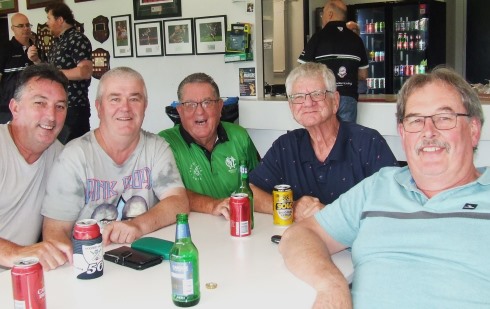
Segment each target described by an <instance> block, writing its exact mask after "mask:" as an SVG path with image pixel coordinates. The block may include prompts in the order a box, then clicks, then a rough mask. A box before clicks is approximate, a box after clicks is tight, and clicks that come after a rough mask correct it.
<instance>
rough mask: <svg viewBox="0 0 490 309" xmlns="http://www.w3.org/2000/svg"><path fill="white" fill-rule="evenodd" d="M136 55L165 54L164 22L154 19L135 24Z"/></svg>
mask: <svg viewBox="0 0 490 309" xmlns="http://www.w3.org/2000/svg"><path fill="white" fill-rule="evenodd" d="M134 33H135V37H136V57H152V56H162V55H163V44H162V22H161V21H153V22H147V23H138V24H134Z"/></svg>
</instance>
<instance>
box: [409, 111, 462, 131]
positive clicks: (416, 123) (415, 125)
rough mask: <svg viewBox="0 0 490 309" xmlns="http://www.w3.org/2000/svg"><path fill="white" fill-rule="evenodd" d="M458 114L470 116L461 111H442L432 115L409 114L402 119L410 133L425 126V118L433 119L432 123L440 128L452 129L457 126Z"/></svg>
mask: <svg viewBox="0 0 490 309" xmlns="http://www.w3.org/2000/svg"><path fill="white" fill-rule="evenodd" d="M458 116H462V117H469V116H470V115H468V114H461V113H440V114H434V115H431V116H407V117H404V118H403V119H402V124H403V129H404V130H405V131H407V132H409V133H417V132H420V131H422V129H423V128H424V127H425V120H426V119H427V118H430V119H432V123H433V124H434V126H435V127H436V129H438V130H451V129H454V128H455V127H456V124H457V122H458Z"/></svg>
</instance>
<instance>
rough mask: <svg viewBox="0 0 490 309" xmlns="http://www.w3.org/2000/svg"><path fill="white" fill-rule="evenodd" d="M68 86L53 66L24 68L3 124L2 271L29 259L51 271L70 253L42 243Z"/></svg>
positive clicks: (0, 178)
mask: <svg viewBox="0 0 490 309" xmlns="http://www.w3.org/2000/svg"><path fill="white" fill-rule="evenodd" d="M67 87H68V80H67V79H66V77H65V76H64V75H63V74H62V73H61V72H60V71H59V70H58V69H56V68H55V67H54V66H52V65H48V64H45V65H39V66H30V67H28V68H26V69H25V70H24V71H23V72H22V74H21V75H20V77H19V80H18V83H17V88H16V90H15V93H14V97H13V98H12V99H11V100H10V103H9V108H10V110H11V112H12V115H13V119H12V121H11V122H10V123H7V124H2V125H0V145H1V147H0V194H1V196H2V198H1V199H0V271H2V270H3V269H4V268H2V266H3V267H12V266H13V263H14V262H15V261H16V260H18V259H19V258H22V257H26V256H36V257H38V258H39V260H40V262H41V264H42V266H43V268H44V269H45V270H49V269H52V268H55V267H57V266H58V265H59V263H61V262H62V261H63V259H64V256H65V254H64V253H63V252H62V251H66V250H68V249H69V248H68V247H63V246H59V247H58V248H59V249H60V250H61V251H60V250H58V249H56V247H54V246H53V245H52V244H50V243H47V242H40V243H38V240H39V237H40V234H41V226H42V222H43V217H42V216H41V213H40V212H41V204H42V200H43V197H44V194H45V189H46V181H45V179H46V177H47V175H48V173H49V171H50V170H51V166H52V165H53V162H54V160H55V158H56V157H57V156H58V154H59V153H60V152H61V150H62V147H63V146H62V145H61V143H60V142H59V141H58V140H57V139H56V137H57V136H58V133H59V132H60V130H61V128H62V127H63V124H64V122H65V117H66V109H67V94H66V93H67Z"/></svg>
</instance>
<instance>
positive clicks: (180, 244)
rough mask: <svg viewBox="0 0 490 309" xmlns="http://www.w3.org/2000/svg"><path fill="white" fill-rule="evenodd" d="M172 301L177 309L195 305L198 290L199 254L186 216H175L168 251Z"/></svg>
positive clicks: (198, 298)
mask: <svg viewBox="0 0 490 309" xmlns="http://www.w3.org/2000/svg"><path fill="white" fill-rule="evenodd" d="M170 276H171V279H172V301H173V302H174V304H175V305H176V306H178V307H191V306H194V305H197V304H198V303H199V300H200V299H201V292H200V290H199V252H198V251H197V248H196V246H195V245H194V243H193V242H192V239H191V231H190V229H189V221H188V215H187V214H184V213H182V214H177V227H176V229H175V243H174V245H173V246H172V249H171V250H170Z"/></svg>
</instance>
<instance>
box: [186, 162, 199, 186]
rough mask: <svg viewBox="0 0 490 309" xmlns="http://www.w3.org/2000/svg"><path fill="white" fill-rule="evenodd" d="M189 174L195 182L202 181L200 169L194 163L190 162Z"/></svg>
mask: <svg viewBox="0 0 490 309" xmlns="http://www.w3.org/2000/svg"><path fill="white" fill-rule="evenodd" d="M189 174H190V175H191V177H192V179H194V180H196V181H201V180H202V168H201V167H200V166H199V164H197V163H196V162H192V164H191V166H190V167H189Z"/></svg>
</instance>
